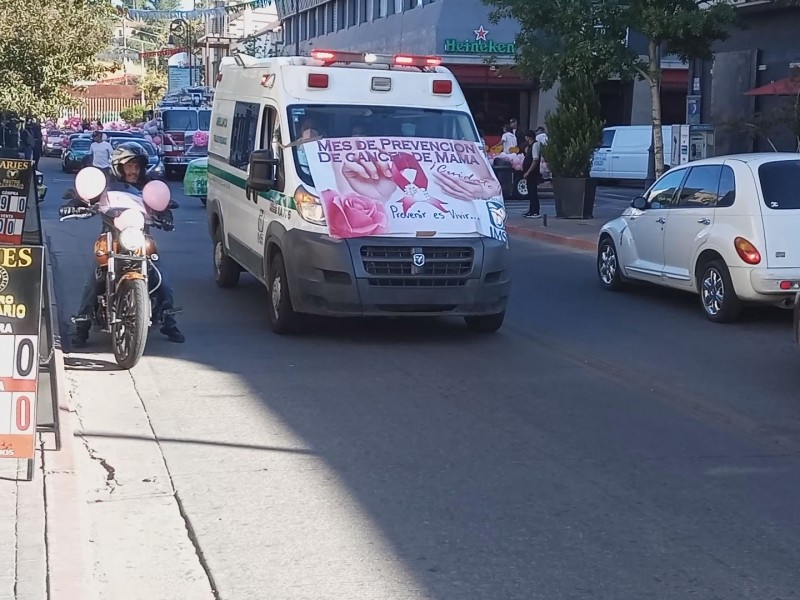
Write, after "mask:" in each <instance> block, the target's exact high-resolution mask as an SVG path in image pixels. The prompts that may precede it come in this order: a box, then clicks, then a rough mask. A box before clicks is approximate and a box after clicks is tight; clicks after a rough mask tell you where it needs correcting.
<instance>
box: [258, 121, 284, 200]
mask: <svg viewBox="0 0 800 600" xmlns="http://www.w3.org/2000/svg"><path fill="white" fill-rule="evenodd" d="M260 149H261V150H271V151H272V157H273V158H277V159H278V161H279V162H278V172H277V173H276V174H275V188H274V189H275V190H276V191H278V192H282V191H283V189H284V185H285V183H286V177H285V174H284V170H283V149H282V148H281V122H280V117H279V116H278V111H277V110H275V109H274V108H272V107H271V106H265V107H264V118H263V119H262V120H261V145H260Z"/></svg>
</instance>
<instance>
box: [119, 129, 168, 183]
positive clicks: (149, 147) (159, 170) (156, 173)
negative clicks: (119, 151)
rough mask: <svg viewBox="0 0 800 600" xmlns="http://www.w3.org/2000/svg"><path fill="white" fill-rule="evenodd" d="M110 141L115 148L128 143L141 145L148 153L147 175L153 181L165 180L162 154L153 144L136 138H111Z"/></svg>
mask: <svg viewBox="0 0 800 600" xmlns="http://www.w3.org/2000/svg"><path fill="white" fill-rule="evenodd" d="M108 141H109V143H110V144H111V146H112V147H113V148H116V147H117V146H119V145H120V144H125V143H128V142H135V143H137V144H139V145H140V146H141V147H142V148H144V149H145V150H146V151H147V175H148V176H150V177H151V178H152V179H163V178H164V161H163V160H161V154H160V153H159V152H158V148H156V146H155V145H154V144H153V143H152V142H149V141H148V140H146V139H144V138H135V137H130V138H128V137H111V138H109V140H108Z"/></svg>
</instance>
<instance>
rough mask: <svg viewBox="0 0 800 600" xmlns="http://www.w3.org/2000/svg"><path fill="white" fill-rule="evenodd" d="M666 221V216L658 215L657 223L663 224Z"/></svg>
mask: <svg viewBox="0 0 800 600" xmlns="http://www.w3.org/2000/svg"><path fill="white" fill-rule="evenodd" d="M666 222H667V220H666V219H665V218H664V217H658V218H657V219H656V223H661V224H662V225H663V224H664V223H666Z"/></svg>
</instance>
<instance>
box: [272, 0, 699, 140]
mask: <svg viewBox="0 0 800 600" xmlns="http://www.w3.org/2000/svg"><path fill="white" fill-rule="evenodd" d="M277 9H278V17H279V18H280V19H281V21H282V25H283V42H284V54H296V55H305V54H308V52H310V51H311V50H313V49H331V50H349V51H363V52H367V51H369V52H375V53H386V54H395V53H412V54H419V55H436V56H441V57H442V59H443V63H444V65H445V66H446V67H448V68H449V69H451V70H452V71H453V74H454V75H455V76H456V78H457V79H458V81H459V83H460V84H461V87H462V88H463V89H464V93H465V95H466V97H467V101H468V102H469V104H470V108H471V110H472V112H473V114H474V115H475V120H476V122H477V124H478V126H479V128H481V129H482V131H483V133H484V135H485V136H486V138H487V140H490V139H491V138H494V137H496V136H499V135H500V134H501V132H502V125H503V123H506V122H508V120H509V119H511V118H518V120H519V122H520V126H521V127H523V128H528V127H535V126H537V125H542V124H544V117H545V114H546V113H547V111H549V110H552V109H554V108H555V105H556V101H555V94H556V92H557V88H554V89H553V90H549V91H543V90H540V89H539V86H538V83H537V82H536V81H531V80H529V79H526V78H525V77H523V76H522V75H521V74H520V73H519V72H518V71H517V70H516V69H515V65H514V55H515V52H516V48H515V46H514V40H515V37H516V34H517V33H518V30H519V28H518V24H517V22H516V21H512V20H505V21H501V22H500V23H497V24H492V23H491V22H490V20H489V13H490V10H489V8H488V7H486V6H485V5H484V4H483V3H482V2H481V1H480V0H278V1H277ZM629 41H630V43H631V44H636V45H637V47H638V46H641V47H642V50H643V49H644V48H645V47H646V45H645V43H644V40H642V39H641V36H636V35H635V34H631V36H630V40H629ZM632 47H633V46H632ZM663 66H664V67H665V73H664V83H663V85H662V104H663V105H664V107H665V111H664V112H665V123H666V124H672V123H683V122H685V121H684V118H685V112H686V109H685V107H686V91H687V87H688V78H687V66H686V65H685V64H683V63H681V62H680V61H676V60H671V58H670V57H666V58H665V59H664V62H663ZM599 92H600V97H601V103H602V106H603V116H604V118H605V120H606V122H607V124H609V125H630V124H648V123H650V118H651V111H650V91H649V89H648V87H647V85H646V84H644V83H643V82H622V81H608V82H605V83H603V84H602V85H601V86H599Z"/></svg>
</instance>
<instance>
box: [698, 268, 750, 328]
mask: <svg viewBox="0 0 800 600" xmlns="http://www.w3.org/2000/svg"><path fill="white" fill-rule="evenodd" d="M697 289H698V290H700V303H701V305H702V307H703V311H704V312H705V313H706V317H708V319H709V320H710V321H713V322H714V323H730V322H732V321H735V320H736V319H738V318H739V315H740V314H741V312H742V302H741V300H739V297H738V296H737V295H736V290H735V289H734V288H733V281H732V280H731V275H730V272H729V271H728V267H727V266H726V265H725V263H724V262H722V261H721V260H712V261H709V262H708V263H706V264H705V265H704V266H703V268H702V269H701V271H700V276H699V278H698V281H697Z"/></svg>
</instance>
